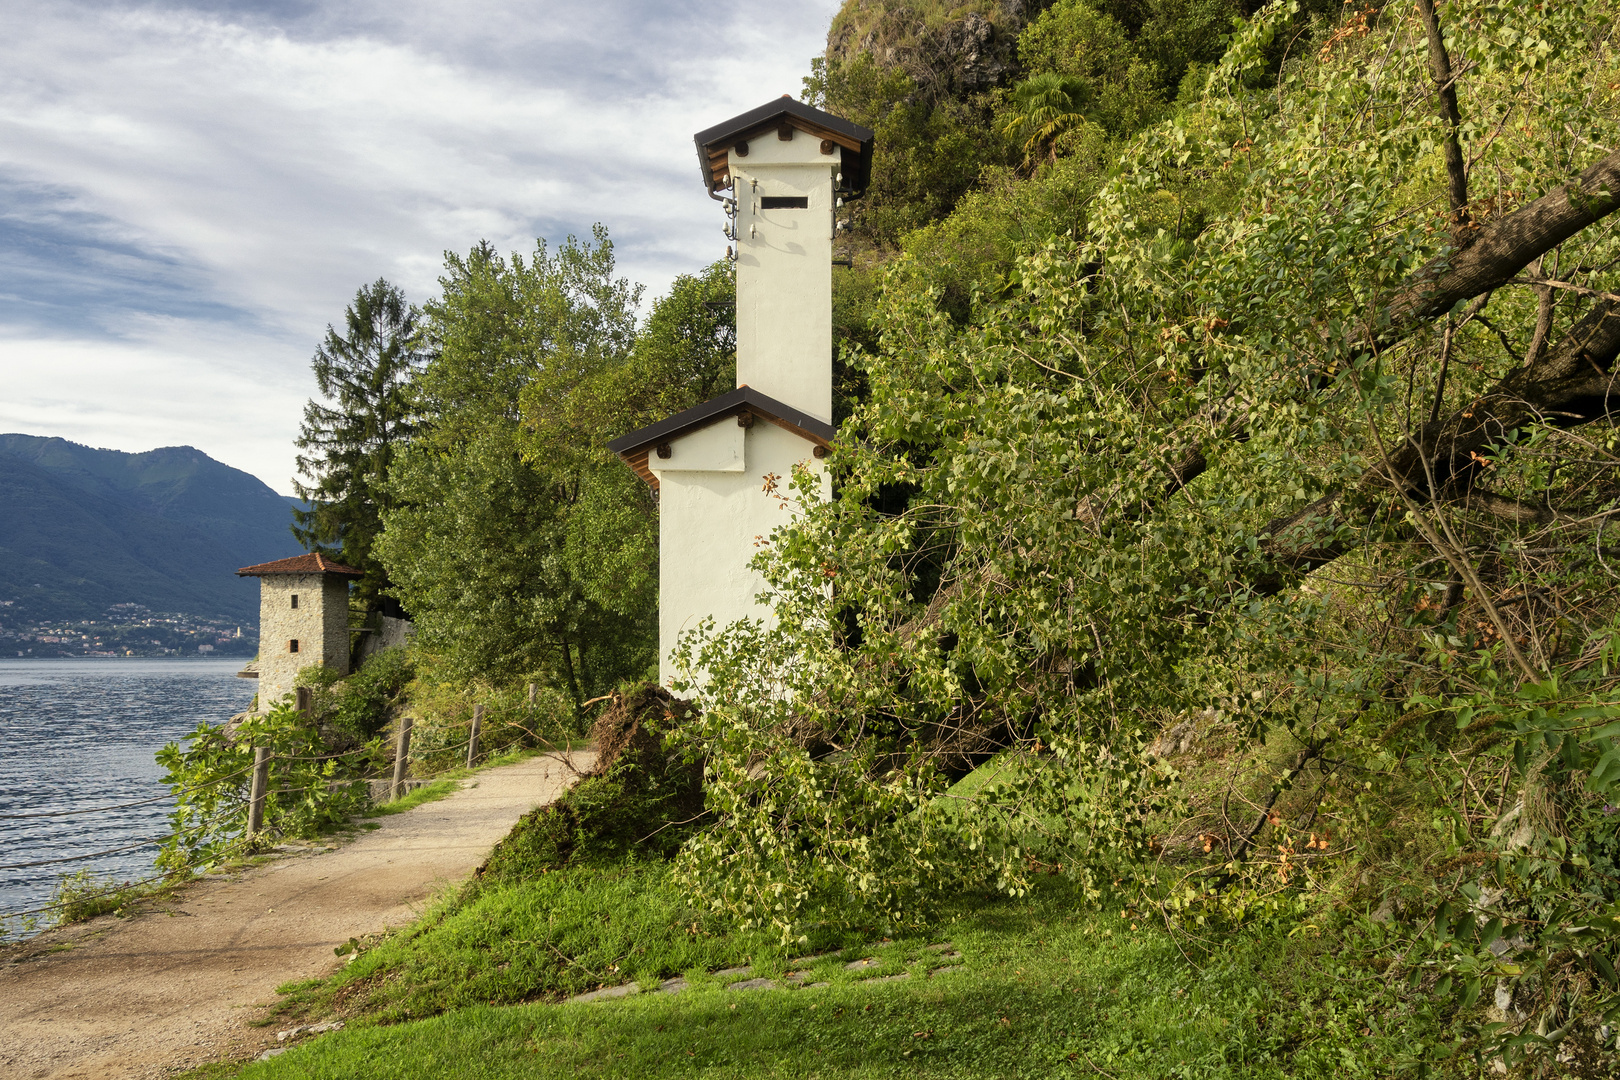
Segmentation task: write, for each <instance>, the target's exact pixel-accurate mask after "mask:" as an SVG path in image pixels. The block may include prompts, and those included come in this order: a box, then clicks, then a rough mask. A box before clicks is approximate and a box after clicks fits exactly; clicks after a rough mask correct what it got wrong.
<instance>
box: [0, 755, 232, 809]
mask: <svg viewBox="0 0 1620 1080" xmlns="http://www.w3.org/2000/svg"><path fill="white" fill-rule="evenodd" d="M252 768H253V766H252V765H246V766H244V767H242V768H240V769H237V770H236V771H235V772H233V773H226V774H225V775H224V776H216V777H215V778H214V779H212V780H209V781H207V782H206V783H202V784H197V785H195V786H193V787H189V788H186V789H185V790H184V791H171V792H169V793H168V794H167V795H154V796H152V798H150V799H142V800H140V801H139V802H131V803H117V804H114V805H112V806H87V807H83V808H81V809H78V810H41V811H39V812H37V813H31V814H0V821H19V820H21V819H23V818H45V817H66V816H68V815H70V814H101V813H106V812H108V811H111V810H129V809H132V808H134V807H137V806H150V805H151V804H152V803H155V802H163V801H164V800H165V799H175V798H179V797H180V796H181V795H189V794H191V793H192V792H193V791H201V790H203V789H204V788H210V787H213V786H214V785H215V784H223V783H224V782H225V781H227V780H229V779H230V778H231V777H233V776H241V775H242V774H243V773H245V772H247V771H248V770H250V769H252Z"/></svg>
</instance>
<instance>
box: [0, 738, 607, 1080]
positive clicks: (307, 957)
mask: <svg viewBox="0 0 1620 1080" xmlns="http://www.w3.org/2000/svg"><path fill="white" fill-rule="evenodd" d="M565 756H566V757H567V758H568V760H563V758H564V757H565ZM593 756H594V755H592V754H591V753H589V752H588V751H587V752H578V751H576V752H575V753H573V754H571V755H557V756H554V757H537V758H531V759H529V760H527V761H523V762H519V763H518V764H515V765H504V766H501V767H499V768H494V769H486V770H484V771H483V772H481V773H478V774H477V775H476V776H475V777H473V779H472V780H469V781H465V782H464V786H463V788H462V790H460V791H458V792H456V793H455V794H454V795H451V796H450V797H449V798H446V799H442V800H440V801H438V802H432V803H427V804H425V805H423V806H419V807H417V808H416V809H414V810H410V811H407V812H406V813H403V814H395V815H392V816H389V817H384V818H379V819H377V823H378V824H379V825H380V826H381V827H380V828H378V829H376V830H375V831H372V832H367V833H365V834H363V835H361V836H359V837H358V838H356V839H354V840H352V841H349V842H347V843H343V844H341V845H340V846H337V847H336V848H324V847H317V848H313V849H310V850H309V851H308V852H307V853H300V854H293V855H289V856H288V857H287V858H284V859H281V860H279V861H277V862H275V863H273V864H270V865H266V866H261V867H258V868H256V869H253V870H249V871H246V872H244V873H242V874H239V875H235V876H233V877H230V878H221V879H217V880H206V879H205V880H202V881H199V882H197V883H195V884H193V885H189V886H187V887H186V888H185V889H184V890H183V891H182V893H181V894H180V895H179V896H178V897H176V898H175V899H173V900H169V901H166V902H162V903H159V904H155V905H153V906H152V909H151V910H150V911H147V912H145V913H143V914H140V915H136V916H134V917H132V918H127V919H116V918H113V917H111V916H107V917H103V918H100V919H96V920H93V921H91V922H88V923H83V924H80V925H78V926H72V927H67V928H64V929H62V930H59V931H51V932H49V933H46V934H41V935H40V936H38V937H36V938H34V939H32V940H31V941H29V942H28V943H27V944H26V946H23V947H21V948H15V949H12V950H8V952H7V953H0V963H4V966H3V967H0V1078H4V1080H11V1078H13V1077H16V1078H23V1077H27V1078H30V1080H32V1078H36V1077H38V1078H47V1077H48V1078H62V1080H66V1078H69V1077H73V1078H84V1080H110V1078H114V1077H142V1078H145V1077H156V1076H164V1075H167V1074H168V1073H170V1072H172V1071H174V1070H176V1069H181V1068H189V1067H193V1066H196V1065H199V1064H202V1063H204V1062H206V1061H217V1060H220V1059H222V1058H225V1057H238V1056H243V1055H246V1054H248V1053H250V1052H253V1051H256V1050H257V1049H258V1048H260V1047H263V1046H270V1045H274V1044H275V1033H274V1028H273V1027H272V1028H270V1029H264V1028H253V1027H250V1026H249V1025H248V1021H249V1020H251V1019H252V1018H253V1017H255V1016H256V1015H258V1014H259V1009H258V1008H257V1007H256V1006H263V1005H266V1004H269V1003H270V1002H271V1001H273V999H274V998H275V988H276V987H277V986H279V985H281V984H282V983H284V982H288V981H290V980H294V979H306V978H312V977H315V976H319V975H324V974H326V973H327V972H329V971H331V970H332V969H333V968H334V967H335V966H336V965H337V964H338V963H340V962H341V961H339V960H338V959H337V957H336V956H334V955H333V949H335V948H336V947H337V946H339V945H341V944H343V943H344V942H346V941H348V940H349V938H351V937H359V936H361V935H364V934H369V933H374V932H376V931H379V930H383V929H385V928H387V927H390V926H398V925H400V924H402V923H405V922H408V921H409V920H410V919H411V918H412V917H413V915H414V914H415V912H416V910H417V908H418V906H419V905H420V904H421V902H422V901H424V900H426V899H427V898H428V897H429V896H430V895H431V894H432V893H433V892H434V890H435V889H436V888H438V887H439V886H441V885H443V884H446V883H449V882H454V881H457V880H460V879H462V878H464V877H466V876H467V875H468V874H469V873H471V872H472V870H473V869H474V868H475V867H476V866H478V864H479V863H480V862H482V861H483V859H484V857H485V856H486V855H487V854H488V853H489V850H490V848H491V847H493V846H494V844H495V843H496V841H498V840H500V839H501V837H503V836H505V835H506V833H507V832H508V830H510V829H511V827H512V825H513V823H514V822H516V821H517V819H518V818H519V817H520V816H522V815H523V814H524V813H526V812H528V811H529V810H530V809H532V808H534V807H535V806H539V805H541V804H543V803H547V802H550V801H551V800H552V799H554V798H556V796H557V795H558V794H559V793H560V792H561V791H562V790H563V789H564V788H566V787H567V786H568V785H569V784H570V783H572V782H573V780H574V778H575V777H576V776H577V775H578V774H577V773H576V771H575V770H576V769H579V770H583V769H585V768H587V767H589V765H590V762H591V759H592V757H593ZM64 946H66V948H64ZM53 948H54V949H56V950H57V951H54V952H53V951H51V950H52V949H53Z"/></svg>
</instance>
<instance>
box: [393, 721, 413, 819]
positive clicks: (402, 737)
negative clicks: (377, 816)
mask: <svg viewBox="0 0 1620 1080" xmlns="http://www.w3.org/2000/svg"><path fill="white" fill-rule="evenodd" d="M410 756H411V718H410V716H409V715H406V716H403V717H401V718H400V721H399V743H398V745H396V746H395V748H394V786H393V787H391V788H389V789H388V797H389V798H390V799H397V798H399V797H400V796H401V795H403V794H405V767H406V765H407V764H409V759H410Z"/></svg>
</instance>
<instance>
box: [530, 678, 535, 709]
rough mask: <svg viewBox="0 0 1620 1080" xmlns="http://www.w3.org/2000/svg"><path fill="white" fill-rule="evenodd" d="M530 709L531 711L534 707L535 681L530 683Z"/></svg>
mask: <svg viewBox="0 0 1620 1080" xmlns="http://www.w3.org/2000/svg"><path fill="white" fill-rule="evenodd" d="M529 709H530V711H533V709H534V683H530V684H529Z"/></svg>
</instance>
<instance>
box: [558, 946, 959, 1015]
mask: <svg viewBox="0 0 1620 1080" xmlns="http://www.w3.org/2000/svg"><path fill="white" fill-rule="evenodd" d="M929 954H932V955H933V959H931V960H927V957H928V955H929ZM840 955H841V953H840V952H827V953H817V954H816V955H814V956H799V957H795V958H793V959H791V960H789V961H788V962H787V967H788V971H787V974H785V975H783V976H782V978H781V979H780V980H777V979H773V978H768V977H754V978H749V977H748V976H750V975H752V974H753V968H752V967H748V966H744V967H729V968H722V969H721V970H719V971H711V972H709V973H708V976H709V978H711V979H715V980H718V981H721V982H724V984H725V985H724V989H725V990H727V991H731V990H785V989H787V987H788V986H793V987H797V988H798V989H801V990H815V989H817V988H819V987H823V986H831V985H832V983H830V982H825V981H823V982H808V981H807V980H809V979H811V978H813V977H814V972H813V971H812V970H811V965H813V964H815V963H816V962H817V961H820V960H832V959H836V958H837V957H838V956H840ZM924 960H926V962H927V964H928V965H932V966H928V967H927V970H926V971H925V973H924V975H923V977H924V978H928V979H932V978H933V977H934V976H935V975H940V974H944V973H946V972H950V971H956V970H959V969H960V968H961V966H962V954H961V953H960V952H958V951H957V950H956V949H955V948H954V947H952V945H951V944H950V943H949V942H945V943H944V944H940V945H929V946H928V947H927V948H925V949H922V950H921V951H920V952H918V953H914V954H913V955H912V956H911V957H909V958H908V959H907V960H906V963H908V964H916V963H919V962H922V961H924ZM887 963H888V961H885V960H880V959H878V958H877V957H875V956H863V957H860V958H858V959H855V960H851V961H849V962H848V963H846V964H844V965H843V970H844V971H849V972H861V971H870V970H872V969H874V968H880V967H883V966H885V965H886V964H887ZM911 976H912V973H911V972H909V971H902V972H900V973H898V974H895V975H868V976H866V977H864V978H857V979H856V980H855V981H856V982H857V983H863V984H864V983H889V982H900V981H902V980H905V979H909V978H911ZM784 984H785V985H784ZM691 986H692V984H691V983H690V982H688V981H687V979H686V977H685V976H684V975H677V976H676V977H675V978H673V979H665V980H664V981H663V982H661V983H659V984H658V989H656V990H651V991H647V992H648V993H655V994H679V993H681V992H682V991H684V990H687V989H690V988H691ZM642 992H643V991H642V989H641V984H640V983H633V982H631V983H621V984H620V985H618V986H604V987H603V988H602V989H600V990H592V991H591V992H589V993H587V994H576V995H575V996H573V997H571V998H569V999H568V1000H567V1001H564V1002H563V1004H564V1005H577V1004H583V1003H584V1002H588V1001H609V1000H612V999H613V998H624V997H630V996H631V995H633V994H640V993H642Z"/></svg>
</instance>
